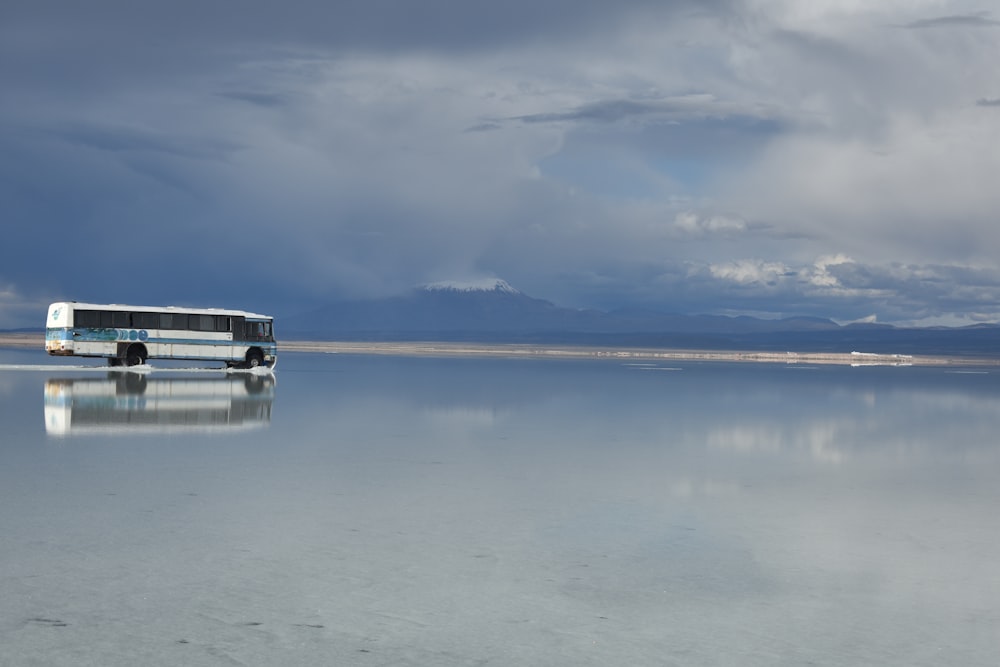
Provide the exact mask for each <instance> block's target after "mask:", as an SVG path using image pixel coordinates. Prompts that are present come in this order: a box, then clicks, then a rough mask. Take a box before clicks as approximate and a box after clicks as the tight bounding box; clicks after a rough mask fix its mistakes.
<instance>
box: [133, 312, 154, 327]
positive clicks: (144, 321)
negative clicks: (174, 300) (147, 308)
mask: <svg viewBox="0 0 1000 667" xmlns="http://www.w3.org/2000/svg"><path fill="white" fill-rule="evenodd" d="M132 324H133V326H135V327H136V328H138V329H158V328H159V320H158V318H157V316H156V313H136V314H135V315H134V316H133V317H132Z"/></svg>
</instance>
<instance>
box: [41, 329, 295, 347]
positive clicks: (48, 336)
mask: <svg viewBox="0 0 1000 667" xmlns="http://www.w3.org/2000/svg"><path fill="white" fill-rule="evenodd" d="M45 340H65V341H70V340H72V341H74V342H77V343H115V344H117V343H129V342H133V341H130V340H119V339H117V338H115V339H112V338H106V337H103V336H100V335H96V336H95V335H88V334H86V333H81V332H72V331H70V330H59V329H49V330H47V331H46V332H45ZM134 342H136V343H142V344H144V345H151V344H152V345H216V346H220V345H224V346H228V347H259V348H262V349H265V350H267V349H271V350H273V349H277V347H278V344H277V343H271V342H265V341H252V340H236V341H234V340H220V339H215V338H146V340H144V341H134Z"/></svg>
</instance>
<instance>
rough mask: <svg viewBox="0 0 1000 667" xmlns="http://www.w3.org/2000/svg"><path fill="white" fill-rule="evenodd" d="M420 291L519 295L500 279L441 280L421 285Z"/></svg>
mask: <svg viewBox="0 0 1000 667" xmlns="http://www.w3.org/2000/svg"><path fill="white" fill-rule="evenodd" d="M421 289H425V290H427V291H430V292H502V293H504V294H520V292H519V291H517V290H516V289H514V288H513V287H511V286H510V283H508V282H507V281H506V280H502V279H500V278H483V279H481V280H442V281H439V282H434V283H426V284H424V285H421Z"/></svg>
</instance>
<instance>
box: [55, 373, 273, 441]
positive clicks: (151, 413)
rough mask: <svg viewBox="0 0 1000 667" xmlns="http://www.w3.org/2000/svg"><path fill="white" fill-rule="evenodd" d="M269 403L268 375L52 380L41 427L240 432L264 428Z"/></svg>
mask: <svg viewBox="0 0 1000 667" xmlns="http://www.w3.org/2000/svg"><path fill="white" fill-rule="evenodd" d="M273 402H274V377H273V376H270V375H250V374H242V373H241V374H239V375H227V376H226V377H223V378H218V377H211V378H192V377H166V378H150V377H147V376H146V375H145V374H138V373H116V372H109V373H108V376H107V378H53V379H51V380H48V381H47V382H46V383H45V430H46V431H47V432H48V434H49V435H55V436H68V435H90V434H95V435H96V434H101V435H115V434H120V435H131V434H140V433H150V434H155V433H178V432H226V431H242V430H247V429H254V428H263V427H266V426H268V425H269V424H270V421H271V404H272V403H273Z"/></svg>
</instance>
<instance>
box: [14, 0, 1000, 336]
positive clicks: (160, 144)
mask: <svg viewBox="0 0 1000 667" xmlns="http://www.w3.org/2000/svg"><path fill="white" fill-rule="evenodd" d="M997 63H1000V7H998V6H996V5H995V4H994V3H993V2H990V1H988V0H981V1H979V2H965V1H964V0H955V1H951V0H905V1H904V0H881V1H880V2H877V3H872V2H860V1H858V0H842V1H834V0H811V1H810V2H799V1H794V0H704V1H701V2H693V1H687V0H658V1H655V0H616V1H615V2H607V1H605V0H530V1H526V0H508V1H507V2H505V3H496V2H489V3H487V2H478V1H474V0H423V1H421V2H417V1H414V0H351V1H347V0H329V1H325V0H288V1H285V2H280V3H279V2H262V1H260V0H243V1H241V2H218V1H214V0H200V1H199V2H191V1H189V0H175V1H173V2H169V3H137V2H134V1H132V0H106V1H100V2H79V1H78V0H53V1H46V0H32V1H22V0H8V1H6V2H4V3H3V4H2V6H0V81H2V84H3V92H2V94H0V216H2V218H0V219H2V223H0V224H2V237H0V328H12V327H26V326H41V324H40V322H41V321H42V320H43V319H44V313H45V307H46V305H47V304H48V303H49V302H50V301H55V300H62V299H74V300H80V301H98V302H113V303H138V304H149V305H160V304H184V305H194V306H219V307H235V308H245V309H248V310H255V311H258V312H268V313H271V314H275V315H278V316H280V315H283V314H294V313H297V312H301V311H303V310H308V309H311V308H315V307H316V306H317V305H322V304H326V303H332V302H336V301H338V300H341V299H355V298H372V297H381V296H389V295H394V294H400V293H403V292H405V291H406V290H408V289H411V288H413V287H414V286H417V285H421V284H426V283H432V282H440V281H463V282H469V281H481V280H488V279H492V278H499V279H503V280H505V281H507V282H508V283H510V284H511V285H512V286H514V287H515V288H517V289H519V290H521V291H522V292H525V293H526V294H529V295H531V296H534V297H538V298H543V299H548V300H550V301H553V302H554V303H556V304H558V305H562V306H569V307H581V308H583V307H589V308H600V309H604V310H611V309H615V308H651V309H656V310H661V311H667V312H678V313H712V314H730V315H736V314H749V315H755V316H758V317H783V316H795V315H810V316H821V317H830V318H833V319H835V320H837V321H840V322H848V321H856V320H867V321H872V320H874V321H878V322H886V323H896V324H951V325H958V324H971V323H976V322H994V321H1000V266H998V264H997V258H998V257H1000V224H998V223H1000V216H998V211H1000V187H998V186H1000V152H998V151H1000V67H998V66H997Z"/></svg>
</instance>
